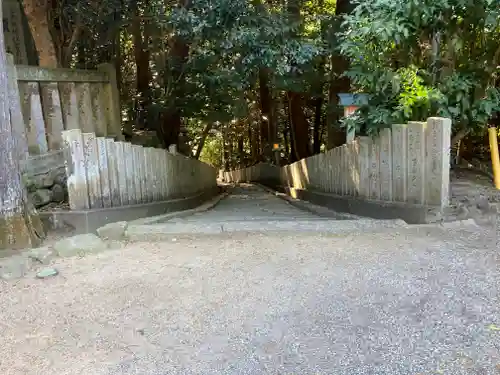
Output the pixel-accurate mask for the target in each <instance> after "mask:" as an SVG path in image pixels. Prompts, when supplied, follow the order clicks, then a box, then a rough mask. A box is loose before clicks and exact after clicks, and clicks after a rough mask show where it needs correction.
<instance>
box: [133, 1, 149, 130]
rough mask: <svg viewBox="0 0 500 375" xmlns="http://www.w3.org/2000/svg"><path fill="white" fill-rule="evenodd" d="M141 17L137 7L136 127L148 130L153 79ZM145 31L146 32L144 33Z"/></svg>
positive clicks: (134, 32)
mask: <svg viewBox="0 0 500 375" xmlns="http://www.w3.org/2000/svg"><path fill="white" fill-rule="evenodd" d="M141 19H142V18H141V16H140V14H139V10H138V7H137V5H136V9H135V17H134V19H133V20H132V30H131V31H132V40H133V43H134V57H135V66H136V102H135V107H136V113H137V114H136V127H137V128H138V129H145V128H147V127H148V126H147V109H148V107H149V105H150V104H151V91H150V89H149V84H150V82H151V79H152V75H151V69H150V68H149V60H150V52H149V48H148V44H149V43H148V39H149V37H148V35H147V33H146V30H147V27H145V26H144V27H141V23H142V21H141ZM142 29H144V32H143V31H142Z"/></svg>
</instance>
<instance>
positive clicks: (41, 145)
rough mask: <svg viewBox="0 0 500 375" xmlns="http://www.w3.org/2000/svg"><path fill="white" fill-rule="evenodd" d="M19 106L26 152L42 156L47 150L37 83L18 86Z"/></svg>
mask: <svg viewBox="0 0 500 375" xmlns="http://www.w3.org/2000/svg"><path fill="white" fill-rule="evenodd" d="M19 92H20V97H21V106H22V112H23V117H24V119H25V124H26V125H27V131H26V134H27V139H28V150H29V152H30V154H43V153H45V152H47V151H48V150H49V146H48V143H47V133H46V131H45V121H44V118H43V111H42V101H41V97H40V87H39V85H38V83H37V82H28V83H24V84H21V85H19Z"/></svg>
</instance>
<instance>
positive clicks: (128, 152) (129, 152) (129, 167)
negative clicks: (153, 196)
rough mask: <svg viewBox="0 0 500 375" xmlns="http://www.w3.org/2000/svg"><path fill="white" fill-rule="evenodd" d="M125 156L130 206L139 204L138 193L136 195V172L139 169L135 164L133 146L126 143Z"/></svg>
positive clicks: (124, 146)
mask: <svg viewBox="0 0 500 375" xmlns="http://www.w3.org/2000/svg"><path fill="white" fill-rule="evenodd" d="M123 154H124V155H123V156H124V159H125V169H126V171H127V173H126V175H125V180H126V184H127V192H128V204H136V203H137V199H136V196H137V193H136V189H137V187H136V181H135V178H134V176H135V172H136V170H137V167H136V166H135V164H134V150H133V148H132V144H131V143H128V142H125V143H124V144H123Z"/></svg>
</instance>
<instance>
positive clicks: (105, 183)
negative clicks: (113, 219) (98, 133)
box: [97, 137, 112, 207]
mask: <svg viewBox="0 0 500 375" xmlns="http://www.w3.org/2000/svg"><path fill="white" fill-rule="evenodd" d="M107 144H108V143H107V140H106V138H104V137H97V150H98V153H99V173H100V175H101V192H102V204H103V206H104V207H111V206H112V202H111V186H110V181H109V161H108V148H107Z"/></svg>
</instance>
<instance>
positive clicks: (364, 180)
mask: <svg viewBox="0 0 500 375" xmlns="http://www.w3.org/2000/svg"><path fill="white" fill-rule="evenodd" d="M372 142H373V140H372V139H371V138H370V137H359V195H360V197H362V198H365V199H370V148H371V143H372Z"/></svg>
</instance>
